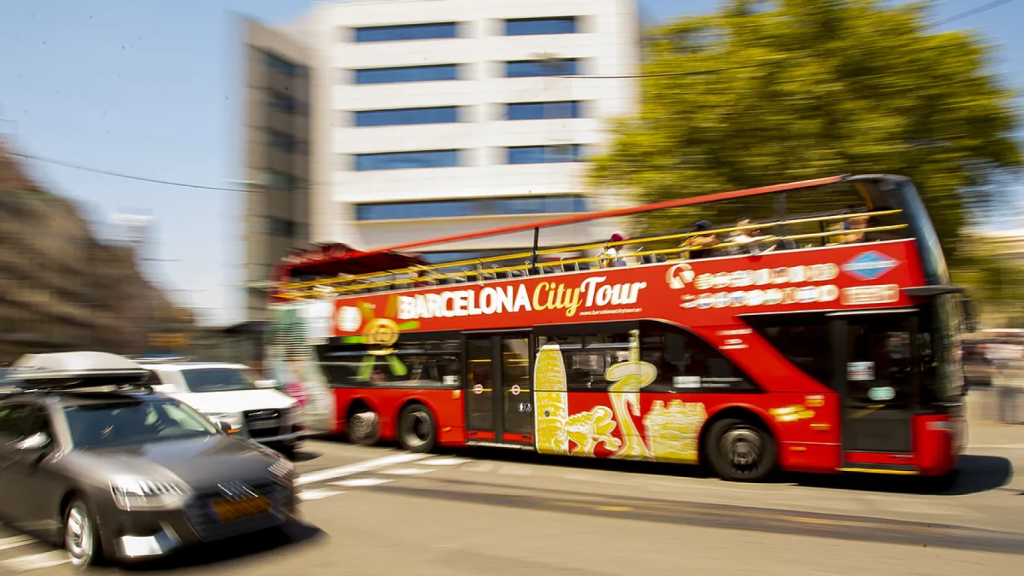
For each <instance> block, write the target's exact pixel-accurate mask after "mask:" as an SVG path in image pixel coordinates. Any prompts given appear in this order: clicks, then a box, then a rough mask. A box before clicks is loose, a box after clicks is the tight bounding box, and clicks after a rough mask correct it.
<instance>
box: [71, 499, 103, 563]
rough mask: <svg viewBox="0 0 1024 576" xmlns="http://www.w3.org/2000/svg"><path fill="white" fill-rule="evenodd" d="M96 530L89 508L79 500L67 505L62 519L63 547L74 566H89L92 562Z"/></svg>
mask: <svg viewBox="0 0 1024 576" xmlns="http://www.w3.org/2000/svg"><path fill="white" fill-rule="evenodd" d="M95 538H96V530H95V527H94V526H93V522H92V517H91V516H90V515H89V509H88V508H87V507H86V506H85V503H84V502H82V501H81V500H75V501H74V502H73V503H72V504H71V506H69V507H68V512H67V517H66V518H65V521H64V548H65V549H67V551H68V554H69V555H70V556H71V563H72V564H74V565H75V566H89V565H91V564H92V563H93V550H95Z"/></svg>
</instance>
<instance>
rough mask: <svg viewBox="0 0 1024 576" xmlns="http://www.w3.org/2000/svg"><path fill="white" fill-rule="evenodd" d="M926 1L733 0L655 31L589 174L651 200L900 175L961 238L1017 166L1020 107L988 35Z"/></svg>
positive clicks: (943, 230)
mask: <svg viewBox="0 0 1024 576" xmlns="http://www.w3.org/2000/svg"><path fill="white" fill-rule="evenodd" d="M928 10H929V4H928V3H922V2H918V3H911V4H903V5H898V6H892V5H887V3H885V2H882V1H880V0H774V1H767V0H760V1H759V0H732V1H729V2H726V3H725V4H724V6H723V8H721V9H720V10H719V11H718V12H717V13H715V14H712V15H708V16H696V17H687V18H683V19H681V20H679V21H677V22H674V23H672V24H669V25H666V26H664V27H662V28H660V29H657V30H653V31H652V33H651V34H650V36H649V41H648V45H647V50H646V51H647V63H646V64H645V65H644V67H643V72H644V74H645V78H644V79H643V80H642V103H641V106H640V111H639V113H638V114H637V115H635V116H633V117H629V118H624V119H621V120H619V121H617V122H616V124H615V126H614V128H613V130H614V134H615V138H614V140H613V143H612V146H611V148H610V150H609V151H608V153H607V154H606V155H604V156H602V157H599V158H598V159H596V162H594V164H593V166H592V172H591V177H592V181H593V184H594V185H595V186H596V187H598V188H604V189H618V190H627V191H630V192H631V193H633V194H635V196H636V199H637V200H639V201H642V202H651V201H657V200H665V199H673V198H680V197H686V196H693V195H699V194H707V193H710V192H718V191H725V190H730V189H736V188H746V187H752V186H761V185H766V184H775V183H781V182H786V181H791V180H802V179H808V178H817V177H821V176H828V175H833V174H840V173H865V172H867V173H879V172H884V173H895V174H904V175H906V176H910V177H911V178H913V179H914V180H915V181H916V183H917V186H918V188H919V190H920V191H921V194H922V196H923V197H924V200H925V202H926V204H927V205H928V207H929V210H930V212H931V215H932V219H933V221H934V222H935V225H936V227H937V228H938V230H939V233H940V236H941V237H942V238H943V239H945V240H947V241H948V240H949V239H951V238H954V237H955V236H956V234H957V233H958V231H959V230H960V229H961V228H962V227H963V226H964V225H965V224H966V223H967V222H968V221H969V220H971V218H972V215H977V214H981V213H983V212H984V210H985V209H986V208H990V207H992V206H993V201H994V200H997V199H998V197H999V195H998V193H997V192H996V191H998V190H999V187H1000V185H1001V184H1004V183H1005V182H1006V179H1007V178H1009V177H1013V176H1014V175H1015V173H1016V171H1018V170H1019V168H1020V166H1021V163H1022V160H1021V151H1020V148H1019V145H1018V143H1017V142H1016V141H1015V140H1014V138H1013V132H1014V130H1015V129H1016V128H1017V127H1018V121H1019V120H1018V117H1017V115H1016V113H1015V110H1014V108H1013V105H1012V100H1013V98H1014V96H1015V95H1014V94H1013V93H1012V92H1011V91H1010V90H1008V89H1006V88H1005V87H1003V86H1002V85H1001V83H1000V81H999V78H997V77H996V76H995V74H994V73H993V72H992V71H991V69H990V66H991V64H992V57H993V56H992V55H993V49H992V47H991V46H990V45H988V44H986V43H985V41H983V40H982V39H981V38H979V37H978V36H976V35H974V34H971V33H969V32H966V31H954V32H942V33H939V32H936V31H935V30H933V29H932V28H931V27H930V25H929V22H928V16H929V12H928ZM708 71H712V72H708ZM686 214H690V215H692V211H690V212H688V213H686ZM689 223H692V220H690V221H688V222H687V224H689ZM640 225H641V226H643V225H644V224H642V223H641V224H640ZM659 227H664V223H660V225H659ZM946 247H947V250H950V252H954V253H955V248H956V246H955V244H954V243H947V246H946Z"/></svg>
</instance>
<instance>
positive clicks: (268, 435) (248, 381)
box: [138, 360, 304, 453]
mask: <svg viewBox="0 0 1024 576" xmlns="http://www.w3.org/2000/svg"><path fill="white" fill-rule="evenodd" d="M138 362H139V363H140V364H141V365H142V366H143V367H145V368H146V369H147V370H149V371H150V372H152V373H153V375H154V376H155V378H156V380H158V381H152V382H151V384H152V385H153V389H154V390H155V391H157V392H161V393H163V394H167V395H168V396H171V397H173V398H176V399H178V400H180V401H182V402H184V403H186V404H188V405H189V406H191V407H193V408H195V409H196V410H198V411H199V412H202V413H203V414H205V415H206V416H207V417H208V418H210V419H211V420H213V421H214V422H216V423H221V422H225V423H227V424H230V425H231V429H232V432H233V433H241V434H244V435H245V436H248V437H249V438H252V439H253V440H256V441H257V442H260V443H262V444H267V445H269V446H271V447H274V448H277V449H278V450H280V451H281V452H285V453H291V452H293V451H294V450H295V448H296V447H298V445H299V443H300V442H301V441H302V437H303V435H304V426H302V423H301V422H298V421H297V412H298V411H297V406H296V402H295V400H294V399H292V398H290V397H289V396H288V395H286V394H284V393H283V392H281V391H280V390H277V389H276V387H275V383H274V381H273V380H260V379H259V375H258V374H257V373H256V372H255V371H254V370H253V369H251V368H249V367H248V366H245V365H243V364H221V363H215V362H170V363H151V362H146V361H144V360H139V361H138Z"/></svg>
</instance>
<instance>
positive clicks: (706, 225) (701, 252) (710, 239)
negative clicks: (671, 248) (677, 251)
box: [679, 220, 722, 259]
mask: <svg viewBox="0 0 1024 576" xmlns="http://www.w3.org/2000/svg"><path fill="white" fill-rule="evenodd" d="M710 230H711V223H710V222H708V221H707V220H701V221H700V222H697V224H696V226H694V227H693V231H694V235H693V236H688V237H687V238H686V239H685V240H683V242H682V244H680V245H679V247H680V248H682V249H683V250H684V251H685V252H684V253H683V254H682V256H683V257H684V258H694V259H696V258H710V257H712V256H717V255H718V254H716V253H714V252H715V251H714V250H712V246H717V245H718V244H721V243H722V242H721V241H720V240H719V239H718V235H717V234H715V233H714V232H708V231H710ZM698 232H707V233H705V234H697V233H698Z"/></svg>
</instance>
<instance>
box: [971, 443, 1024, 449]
mask: <svg viewBox="0 0 1024 576" xmlns="http://www.w3.org/2000/svg"><path fill="white" fill-rule="evenodd" d="M967 447H968V448H979V449H982V450H1024V444H968V445H967Z"/></svg>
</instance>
